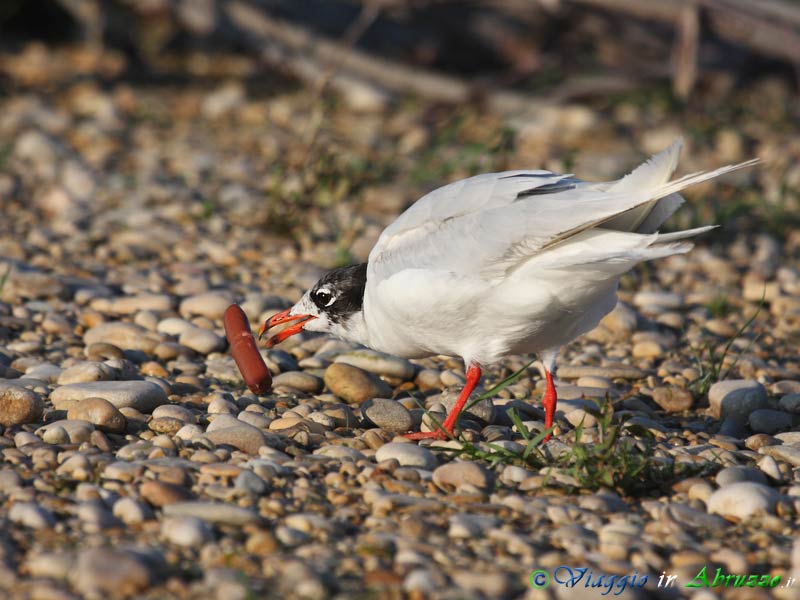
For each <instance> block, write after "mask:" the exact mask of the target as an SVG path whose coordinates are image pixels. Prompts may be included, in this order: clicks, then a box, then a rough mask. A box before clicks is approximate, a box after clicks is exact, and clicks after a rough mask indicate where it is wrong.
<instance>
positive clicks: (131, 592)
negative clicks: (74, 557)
mask: <svg viewBox="0 0 800 600" xmlns="http://www.w3.org/2000/svg"><path fill="white" fill-rule="evenodd" d="M154 579H155V577H154V574H153V572H152V570H151V568H150V566H149V565H148V563H147V561H145V560H144V559H143V558H142V557H141V556H139V555H138V554H137V553H134V552H131V551H128V550H118V549H116V548H90V549H86V550H83V551H81V552H80V554H79V555H78V561H77V565H76V567H75V569H74V570H73V571H71V572H70V580H71V582H72V585H73V586H74V587H75V589H76V590H77V591H78V592H80V593H81V594H83V595H85V596H92V597H94V596H96V595H103V596H113V597H123V598H125V597H132V596H137V595H139V594H141V593H143V592H144V591H145V590H147V589H148V588H149V587H150V585H151V584H152V583H153V582H154Z"/></svg>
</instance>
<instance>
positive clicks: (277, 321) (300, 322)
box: [258, 308, 317, 348]
mask: <svg viewBox="0 0 800 600" xmlns="http://www.w3.org/2000/svg"><path fill="white" fill-rule="evenodd" d="M290 310H292V309H291V308H287V309H286V310H283V311H281V312H279V313H278V314H275V315H272V316H271V317H270V318H269V319H267V320H266V321H264V324H263V325H262V326H261V329H259V330H258V339H261V337H262V336H263V335H264V334H265V333H266V332H267V331H269V330H270V329H271V328H273V327H275V326H277V325H283V324H284V323H291V322H292V321H297V323H295V324H294V325H292V326H290V327H287V328H286V329H284V330H283V331H280V332H278V333H276V334H275V335H273V336H272V337H271V338H269V339H268V340H267V343H266V346H267V348H272V347H273V346H274V345H275V344H280V343H281V342H282V341H283V340H285V339H286V338H288V337H291V336H293V335H294V334H295V333H300V332H301V331H303V327H304V326H305V324H306V323H308V322H309V321H310V320H312V319H316V318H317V317H315V316H314V315H290V314H289V311H290Z"/></svg>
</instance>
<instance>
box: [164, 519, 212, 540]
mask: <svg viewBox="0 0 800 600" xmlns="http://www.w3.org/2000/svg"><path fill="white" fill-rule="evenodd" d="M161 537H163V538H164V539H165V540H167V541H168V542H170V543H171V544H176V545H178V546H183V547H185V548H199V547H201V546H202V545H203V544H205V543H207V542H210V541H212V540H213V539H214V532H213V531H211V528H210V527H209V526H208V525H207V524H206V522H205V521H203V520H202V519H200V518H198V517H192V516H178V517H169V518H167V519H164V521H162V523H161Z"/></svg>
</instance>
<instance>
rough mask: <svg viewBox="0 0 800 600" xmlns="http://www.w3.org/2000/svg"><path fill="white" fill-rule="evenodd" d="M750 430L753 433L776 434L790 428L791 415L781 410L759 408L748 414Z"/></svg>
mask: <svg viewBox="0 0 800 600" xmlns="http://www.w3.org/2000/svg"><path fill="white" fill-rule="evenodd" d="M748 421H749V423H750V429H752V430H753V431H754V432H755V433H768V434H770V435H772V434H773V433H778V432H779V431H784V430H786V429H789V428H790V427H791V426H792V415H790V414H789V413H786V412H783V411H782V410H771V409H769V408H760V409H758V410H754V411H753V412H751V413H750V418H749V419H748Z"/></svg>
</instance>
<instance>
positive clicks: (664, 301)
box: [633, 291, 683, 309]
mask: <svg viewBox="0 0 800 600" xmlns="http://www.w3.org/2000/svg"><path fill="white" fill-rule="evenodd" d="M633 303H634V305H636V306H639V307H641V308H645V307H646V308H648V309H650V308H652V307H657V308H660V309H665V308H666V309H671V308H680V307H681V306H683V296H681V295H680V294H675V293H672V292H655V291H651V292H647V291H641V292H636V293H635V294H634V295H633Z"/></svg>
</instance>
